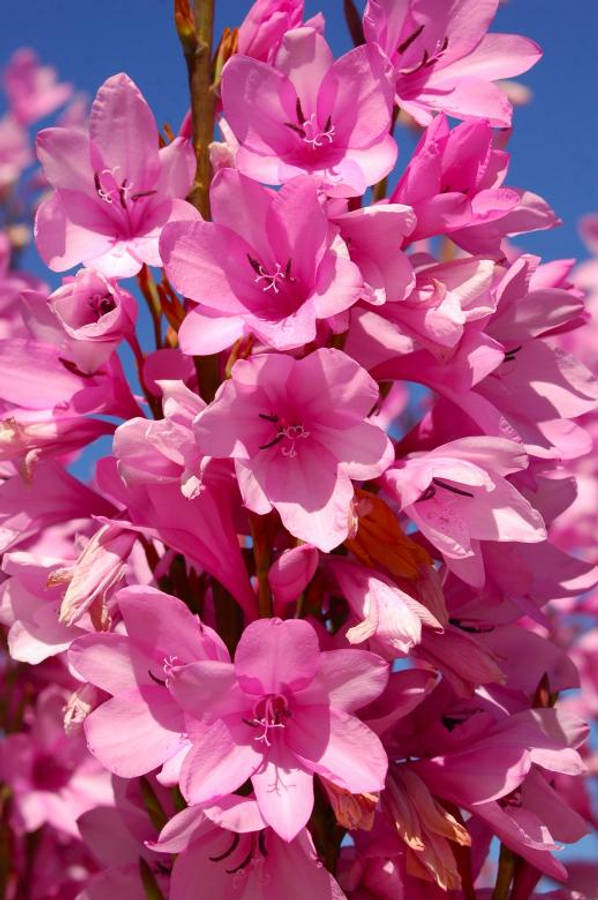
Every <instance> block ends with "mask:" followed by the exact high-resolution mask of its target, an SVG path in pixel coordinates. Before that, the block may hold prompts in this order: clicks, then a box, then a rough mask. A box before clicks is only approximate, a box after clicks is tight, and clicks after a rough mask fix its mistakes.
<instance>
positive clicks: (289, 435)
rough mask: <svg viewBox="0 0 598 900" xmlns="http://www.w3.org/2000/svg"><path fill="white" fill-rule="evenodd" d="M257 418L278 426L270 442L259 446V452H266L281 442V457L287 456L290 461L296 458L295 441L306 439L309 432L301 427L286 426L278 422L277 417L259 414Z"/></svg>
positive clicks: (295, 425)
mask: <svg viewBox="0 0 598 900" xmlns="http://www.w3.org/2000/svg"><path fill="white" fill-rule="evenodd" d="M259 417H260V419H266V421H267V422H272V423H274V424H277V425H280V427H279V429H278V431H277V432H276V434H275V435H274V437H273V438H272V440H271V441H268V443H267V444H261V445H260V450H268V449H269V448H270V447H275V446H276V444H280V443H281V442H282V446H281V448H280V451H281V453H282V455H283V456H289V457H290V458H291V459H293V458H294V457H295V456H297V450H296V444H297V441H299V440H301V438H308V437H309V435H310V432H309V431H306V430H305V428H304V427H303V425H298V424H292V425H286V424H285V423H284V421H283V422H281V421H280V419H279V418H278V416H269V415H266V413H259Z"/></svg>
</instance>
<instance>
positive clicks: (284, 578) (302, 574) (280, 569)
mask: <svg viewBox="0 0 598 900" xmlns="http://www.w3.org/2000/svg"><path fill="white" fill-rule="evenodd" d="M319 556H320V554H319V553H318V551H317V550H316V548H315V547H312V545H311V544H300V545H299V546H298V547H291V548H290V549H289V550H284V551H283V552H282V553H281V554H280V556H279V557H278V559H276V560H275V561H274V562H273V563H272V565H271V566H270V569H269V571H268V582H269V584H270V587H271V588H272V594H273V595H274V599H275V601H276V602H277V603H280V604H281V605H282V606H284V605H285V604H287V603H292V602H293V601H294V600H296V599H297V597H298V596H299V595H300V594H301V591H303V590H304V589H305V588H306V587H307V585H308V584H309V582H310V581H311V579H312V578H313V576H314V575H315V572H316V569H317V567H318V559H319Z"/></svg>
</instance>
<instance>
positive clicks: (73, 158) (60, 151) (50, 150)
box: [35, 128, 94, 196]
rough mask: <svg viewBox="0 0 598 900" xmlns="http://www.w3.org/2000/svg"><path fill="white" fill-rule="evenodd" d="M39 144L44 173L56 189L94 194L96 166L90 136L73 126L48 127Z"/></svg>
mask: <svg viewBox="0 0 598 900" xmlns="http://www.w3.org/2000/svg"><path fill="white" fill-rule="evenodd" d="M35 147H36V151H37V156H38V159H39V161H40V163H41V164H42V166H43V167H44V175H45V176H46V178H47V179H48V181H49V182H50V184H51V185H52V187H54V188H62V189H64V190H69V191H81V193H84V194H86V193H87V194H89V195H90V196H94V180H93V169H92V167H91V163H90V160H89V138H88V137H87V135H86V134H85V132H83V131H78V130H75V129H71V128H44V130H43V131H40V133H39V134H38V135H37V138H36V142H35Z"/></svg>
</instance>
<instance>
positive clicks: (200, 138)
mask: <svg viewBox="0 0 598 900" xmlns="http://www.w3.org/2000/svg"><path fill="white" fill-rule="evenodd" d="M178 5H180V4H178ZM176 8H177V3H176V0H175V10H176ZM175 18H176V13H175ZM192 19H193V31H192V33H191V32H190V30H187V31H186V32H185V34H184V36H183V34H181V29H180V27H179V26H178V22H177V27H179V35H180V36H181V43H182V46H183V52H184V54H185V62H186V63H187V74H188V77H189V93H190V95H191V129H192V141H193V148H194V150H195V157H196V159H197V168H196V170H195V180H194V182H193V185H192V187H191V191H190V192H189V196H188V198H187V199H188V200H189V202H190V203H193V205H194V206H195V207H196V208H197V209H198V210H199V211H200V213H201V214H202V216H203V217H204V219H208V218H209V217H210V198H209V188H210V180H211V177H212V167H211V165H210V142H211V140H212V136H213V133H214V90H213V85H212V32H213V27H214V0H194V2H193V16H192Z"/></svg>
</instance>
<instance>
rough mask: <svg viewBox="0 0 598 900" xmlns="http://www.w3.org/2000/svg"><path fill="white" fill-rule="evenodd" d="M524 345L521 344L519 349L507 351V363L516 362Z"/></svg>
mask: <svg viewBox="0 0 598 900" xmlns="http://www.w3.org/2000/svg"><path fill="white" fill-rule="evenodd" d="M522 346H523V345H522V344H519V346H518V347H513V349H512V350H507V351H506V353H505V360H504V361H505V362H513V361H514V360H515V357H516V355H517V354H518V353H519V351H520V350H521V349H522Z"/></svg>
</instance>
